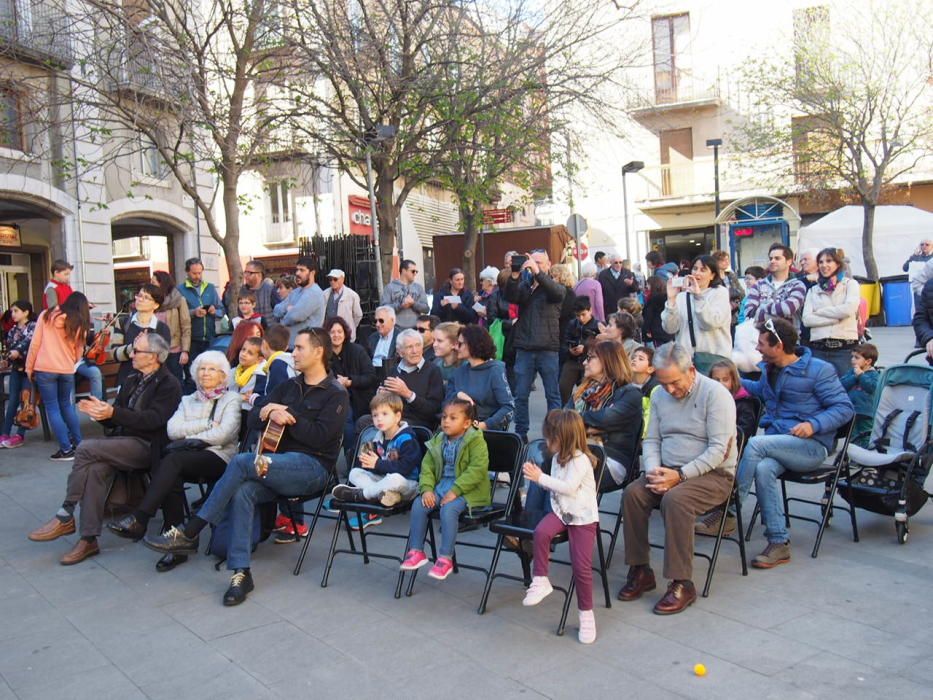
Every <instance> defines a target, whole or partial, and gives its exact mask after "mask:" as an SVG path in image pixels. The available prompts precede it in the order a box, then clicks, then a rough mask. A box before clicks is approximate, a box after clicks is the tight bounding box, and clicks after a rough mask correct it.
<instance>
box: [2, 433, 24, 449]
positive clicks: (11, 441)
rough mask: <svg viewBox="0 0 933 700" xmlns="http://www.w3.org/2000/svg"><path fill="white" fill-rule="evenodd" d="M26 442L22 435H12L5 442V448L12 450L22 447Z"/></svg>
mask: <svg viewBox="0 0 933 700" xmlns="http://www.w3.org/2000/svg"><path fill="white" fill-rule="evenodd" d="M25 442H26V438H24V437H23V436H22V435H11V436H10V437H8V438H7V439H6V440H5V441H4V442H3V447H7V448H9V449H11V450H12V449H14V448H16V447H22V446H23V444H24V443H25Z"/></svg>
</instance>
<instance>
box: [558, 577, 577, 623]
mask: <svg viewBox="0 0 933 700" xmlns="http://www.w3.org/2000/svg"><path fill="white" fill-rule="evenodd" d="M575 583H576V582H575V581H574V580H573V575H571V577H570V585H569V586H567V595H566V596H565V597H564V606H563V608H561V611H560V623H559V624H558V625H557V636H558V637H563V636H564V627H566V626H567V615H568V614H569V613H570V601H572V600H573V592H574V591H575V590H576V586H575V585H574V584H575Z"/></svg>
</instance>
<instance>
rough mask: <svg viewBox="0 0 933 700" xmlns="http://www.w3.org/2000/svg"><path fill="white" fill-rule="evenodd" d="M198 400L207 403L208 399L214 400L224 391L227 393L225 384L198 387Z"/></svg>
mask: <svg viewBox="0 0 933 700" xmlns="http://www.w3.org/2000/svg"><path fill="white" fill-rule="evenodd" d="M197 393H198V401H203V402H204V403H207V402H208V401H214V400H215V399H219V398H220V397H221V396H223V395H224V394H225V393H227V385H226V384H220V385H219V386H216V387H214V388H213V389H207V390H205V389H198V392H197Z"/></svg>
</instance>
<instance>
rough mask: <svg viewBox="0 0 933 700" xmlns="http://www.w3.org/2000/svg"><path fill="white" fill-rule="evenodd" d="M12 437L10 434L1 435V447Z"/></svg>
mask: <svg viewBox="0 0 933 700" xmlns="http://www.w3.org/2000/svg"><path fill="white" fill-rule="evenodd" d="M9 439H10V436H9V435H0V447H3V443H5V442H6V441H7V440H9Z"/></svg>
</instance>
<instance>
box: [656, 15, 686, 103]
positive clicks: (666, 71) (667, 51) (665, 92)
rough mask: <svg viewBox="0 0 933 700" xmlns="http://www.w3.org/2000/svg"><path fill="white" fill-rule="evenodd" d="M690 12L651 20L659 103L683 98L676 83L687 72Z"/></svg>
mask: <svg viewBox="0 0 933 700" xmlns="http://www.w3.org/2000/svg"><path fill="white" fill-rule="evenodd" d="M689 34H690V15H688V14H682V15H668V16H666V17H655V18H653V19H652V20H651V46H652V53H653V54H654V97H655V102H657V103H658V104H670V103H672V102H677V101H678V100H679V99H684V96H683V95H680V96H679V95H678V85H679V84H680V83H682V82H684V77H685V75H686V73H687V65H686V62H687V51H686V49H687V41H688V38H689Z"/></svg>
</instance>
